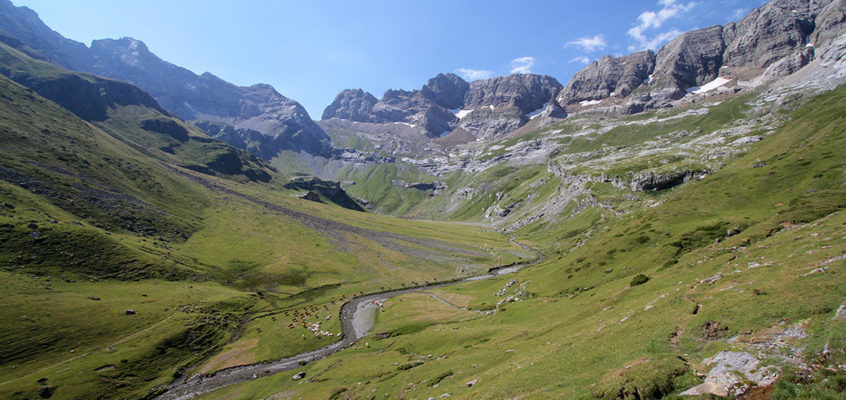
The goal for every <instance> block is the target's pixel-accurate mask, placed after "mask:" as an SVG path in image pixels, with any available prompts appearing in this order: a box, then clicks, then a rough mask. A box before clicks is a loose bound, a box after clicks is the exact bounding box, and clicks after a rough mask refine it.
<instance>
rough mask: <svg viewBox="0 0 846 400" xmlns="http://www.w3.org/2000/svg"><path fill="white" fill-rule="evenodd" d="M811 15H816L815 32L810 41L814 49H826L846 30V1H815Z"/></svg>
mask: <svg viewBox="0 0 846 400" xmlns="http://www.w3.org/2000/svg"><path fill="white" fill-rule="evenodd" d="M825 3H828V4H825ZM812 13H814V14H816V18H815V19H814V25H815V30H814V33H813V34H812V35H811V37H810V40H811V44H813V45H814V46H815V47H817V48H820V49H822V48H825V47H827V46H828V45H829V44H830V43H831V42H832V41H834V39H836V38H837V37H838V36H839V35H840V34H841V33H842V32H843V31H844V30H846V0H834V1H829V2H826V1H820V2H817V1H815V2H814V5H813V7H812Z"/></svg>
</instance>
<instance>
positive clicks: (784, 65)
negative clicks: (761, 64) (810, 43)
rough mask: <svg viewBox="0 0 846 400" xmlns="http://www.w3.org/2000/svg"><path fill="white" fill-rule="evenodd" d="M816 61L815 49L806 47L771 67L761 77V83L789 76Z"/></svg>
mask: <svg viewBox="0 0 846 400" xmlns="http://www.w3.org/2000/svg"><path fill="white" fill-rule="evenodd" d="M813 59H814V48H813V47H806V48H805V49H802V50H798V51H797V52H796V53H793V54H792V55H789V56H787V57H784V58H782V59H780V60H778V61H776V62H775V63H773V64H772V65H770V66H769V67H767V69H766V70H765V71H764V73H763V74H762V75H761V78H760V81H761V82H767V81H770V80H773V79H776V78H781V77H785V76H788V75H790V74H792V73H794V72H796V71H798V70H799V69H801V68H802V67H804V66H806V65H808V63H809V62H811V61H812V60H813Z"/></svg>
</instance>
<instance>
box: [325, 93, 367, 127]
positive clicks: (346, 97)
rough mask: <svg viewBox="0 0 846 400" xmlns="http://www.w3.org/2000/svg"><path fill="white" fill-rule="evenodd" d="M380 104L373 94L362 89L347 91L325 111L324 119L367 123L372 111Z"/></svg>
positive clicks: (336, 98)
mask: <svg viewBox="0 0 846 400" xmlns="http://www.w3.org/2000/svg"><path fill="white" fill-rule="evenodd" d="M378 102H379V99H377V98H376V97H375V96H373V95H372V94H370V93H368V92H365V91H364V90H361V89H346V90H343V91H341V93H338V95H337V96H335V100H334V101H333V102H332V104H330V105H329V106H327V107H326V109H325V110H323V118H322V119H330V118H340V119H348V120H351V121H359V122H367V121H368V116H369V114H370V110H372V109H373V106H375V105H376V103H378Z"/></svg>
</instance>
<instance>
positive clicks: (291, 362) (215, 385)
mask: <svg viewBox="0 0 846 400" xmlns="http://www.w3.org/2000/svg"><path fill="white" fill-rule="evenodd" d="M509 241H510V242H511V243H512V244H515V245H517V246H520V247H522V248H523V249H524V250H526V251H529V252H531V253H533V254H535V255H536V258H535V259H534V260H533V261H528V262H523V263H518V264H513V265H506V266H502V267H494V268H491V269H489V270H488V273H487V274H484V275H477V276H472V277H469V278H463V279H456V280H452V281H446V282H440V283H434V284H430V285H423V286H417V287H413V288H406V289H398V290H390V291H386V292H381V293H372V294H368V295H363V296H360V297H356V298H353V299H352V300H350V301H348V302H346V303H344V305H342V306H341V313H340V316H339V318H340V320H341V332H342V339H341V340H340V341H338V342H335V343H332V344H330V345H328V346H325V347H322V348H319V349H317V350H312V351H309V352H305V353H300V354H297V355H295V356H292V357H287V358H283V359H281V360H278V361H270V362H262V363H256V364H249V365H241V366H237V367H232V368H227V369H223V370H220V371H218V372H216V373H214V374H212V375H196V376H192V377H190V378H188V379H185V380H182V381H176V382H174V383H173V384H171V386H170V387H168V389H167V391H166V392H165V393H163V394H161V395H160V396H158V397H156V400H183V399H191V398H193V397H194V396H198V395H201V394H204V393H208V392H212V391H214V390H217V389H220V388H223V387H226V386H229V385H233V384H236V383H239V382H244V381H248V380H251V379H256V378H259V377H263V376H270V375H274V374H277V373H280V372H283V371H290V370H292V369H296V368H299V367H301V366H303V365H305V364H307V363H311V362H314V361H317V360H322V359H324V358H326V357H328V356H330V355H332V354H335V353H337V352H338V351H341V350H343V349H345V348H347V347H350V346H351V345H353V344H355V343H356V342H358V341H359V340H360V339H361V338H363V337H365V336H367V334H368V333H369V332H370V330H371V329H373V327H374V325H375V323H376V312H377V311H378V308H379V304H380V303H382V302H383V301H385V300H387V299H390V298H391V297H395V296H399V295H403V294H408V293H414V292H419V291H422V290H427V289H437V288H441V287H446V286H451V285H456V284H459V283H465V282H472V281H480V280H484V279H490V278H493V277H495V276H501V275H507V274H511V273H514V272H517V271H519V270H521V269H523V268H525V267H526V266H528V265H533V264H538V263H540V262H542V261H543V259H544V257H543V254H541V253H540V252H538V251H536V250H535V249H532V248H531V247H528V246H526V245H523V244H521V243H518V242H517V241H516V240H514V238H513V237H512V238H509Z"/></svg>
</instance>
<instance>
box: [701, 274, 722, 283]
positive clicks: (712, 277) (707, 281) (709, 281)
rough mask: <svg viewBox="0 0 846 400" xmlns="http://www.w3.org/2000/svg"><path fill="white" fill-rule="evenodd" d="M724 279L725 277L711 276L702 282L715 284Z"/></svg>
mask: <svg viewBox="0 0 846 400" xmlns="http://www.w3.org/2000/svg"><path fill="white" fill-rule="evenodd" d="M722 278H723V276H722V275H720V274H717V275H714V276H711V277H708V278H705V279H703V280H702V281H701V282H702V283H714V282H716V281H718V280H720V279H722Z"/></svg>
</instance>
